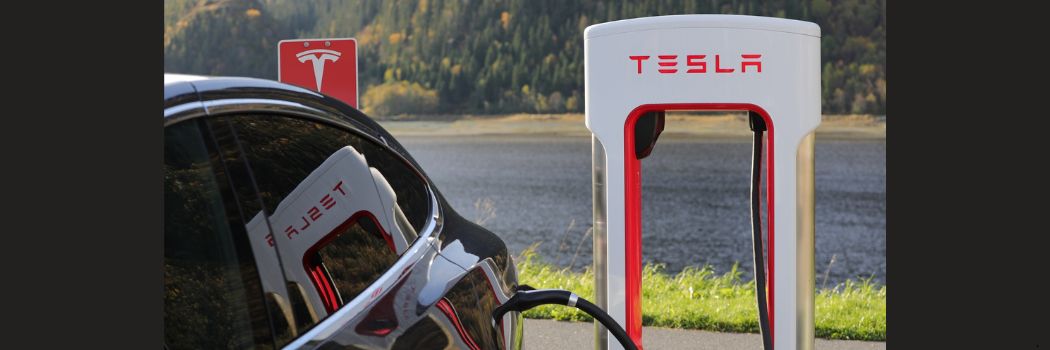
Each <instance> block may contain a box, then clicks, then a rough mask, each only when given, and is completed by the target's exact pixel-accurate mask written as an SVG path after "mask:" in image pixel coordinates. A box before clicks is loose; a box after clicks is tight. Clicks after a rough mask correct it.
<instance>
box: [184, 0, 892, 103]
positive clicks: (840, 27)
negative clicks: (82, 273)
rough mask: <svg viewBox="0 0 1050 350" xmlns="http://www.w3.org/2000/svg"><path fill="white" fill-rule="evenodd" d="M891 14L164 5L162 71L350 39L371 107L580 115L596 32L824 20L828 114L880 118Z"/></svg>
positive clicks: (840, 0)
mask: <svg viewBox="0 0 1050 350" xmlns="http://www.w3.org/2000/svg"><path fill="white" fill-rule="evenodd" d="M885 9H886V3H885V0H834V1H832V0H776V1H756V0H696V1H670V0H657V1H597V0H582V1H561V0H399V1H384V0H357V1H337V0H319V1H292V0H165V1H164V70H165V72H174V73H187V74H206V75H238V76H253V77H261V78H268V79H276V77H277V42H278V41H280V40H282V39H292V38H314V37H355V38H357V40H358V43H359V48H358V52H359V70H360V74H361V75H360V79H361V81H360V85H361V88H362V92H363V93H362V95H361V105H362V107H363V108H364V109H365V110H366V111H369V112H377V113H379V112H382V113H380V114H386V113H395V114H396V113H449V114H455V113H476V114H490V113H492V114H494V113H518V112H525V113H561V112H582V111H583V30H584V28H586V27H587V26H589V25H592V24H596V23H602V22H608V21H614V20H619V19H627V18H635V17H646V16H659V15H669V14H691V13H715V14H747V15H759V16H772V17H784V18H793V19H800V20H806V21H812V22H815V23H817V24H819V25H820V27H821V31H822V34H823V38H822V39H821V56H822V64H823V71H822V79H823V82H822V90H823V91H822V94H823V102H824V105H823V112H824V113H826V114H847V113H858V114H861V113H862V114H885V113H886V11H885Z"/></svg>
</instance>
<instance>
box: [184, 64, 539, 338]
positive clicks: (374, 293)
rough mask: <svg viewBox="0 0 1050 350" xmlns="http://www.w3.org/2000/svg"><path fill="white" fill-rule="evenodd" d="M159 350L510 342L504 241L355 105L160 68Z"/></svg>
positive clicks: (277, 86) (514, 332)
mask: <svg viewBox="0 0 1050 350" xmlns="http://www.w3.org/2000/svg"><path fill="white" fill-rule="evenodd" d="M164 144H165V146H164V147H165V149H164V293H165V294H164V327H165V328H164V343H165V344H164V345H165V348H166V349H219V348H221V349H227V348H237V349H248V348H261V349H272V348H286V349H301V348H324V349H449V348H460V349H520V347H521V337H522V318H521V314H520V313H518V312H511V313H508V314H506V315H505V316H503V317H502V318H501V320H499V322H493V316H492V315H493V310H494V309H495V308H496V307H498V306H500V305H501V304H503V303H504V302H506V301H507V299H508V298H509V297H510V296H511V295H513V294H514V292H515V290H516V289H517V288H518V281H517V272H516V270H515V268H514V263H513V261H512V260H511V258H510V256H509V255H508V252H507V248H506V245H505V244H504V242H503V241H502V240H501V239H500V238H498V237H497V236H496V235H494V234H493V233H491V232H489V231H488V230H486V229H484V228H482V227H480V226H478V225H475V224H474V223H472V222H470V221H468V220H466V219H464V218H463V217H461V216H460V215H459V214H457V213H456V212H455V211H454V210H453V209H452V208H451V207H450V206H449V205H448V203H447V202H446V201H445V199H444V198H443V197H442V196H441V193H440V192H439V191H438V190H437V188H435V187H434V185H433V183H432V182H431V181H430V180H429V179H428V178H427V176H426V174H425V173H424V172H423V171H422V169H421V168H420V167H419V164H417V163H416V162H415V161H414V160H413V159H412V157H411V156H409V154H408V152H406V151H405V149H404V147H402V146H401V145H400V144H398V142H397V140H395V139H394V138H393V137H392V136H391V135H390V134H389V133H387V132H386V131H385V130H383V128H382V127H380V126H379V125H378V124H377V123H376V122H374V121H373V120H372V119H370V118H369V117H367V116H366V115H364V114H362V113H361V112H359V111H358V110H356V109H354V108H352V107H350V106H348V105H346V104H344V103H342V102H340V101H338V100H335V99H332V98H329V97H326V96H324V95H321V94H318V93H316V92H313V91H310V90H306V89H302V88H299V87H295V86H291V85H286V84H281V83H278V82H274V81H269V80H261V79H249V78H218V77H215V78H212V77H195V76H182V75H165V82H164Z"/></svg>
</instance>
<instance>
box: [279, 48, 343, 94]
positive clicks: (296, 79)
mask: <svg viewBox="0 0 1050 350" xmlns="http://www.w3.org/2000/svg"><path fill="white" fill-rule="evenodd" d="M277 80H279V81H281V82H282V83H286V84H292V85H297V86H301V87H304V88H307V89H310V90H314V91H319V92H321V93H323V94H325V95H328V96H332V97H334V98H337V99H339V100H341V101H343V102H346V103H347V104H349V105H351V106H353V107H354V108H357V40H355V39H353V38H350V39H297V40H281V42H280V43H278V44H277Z"/></svg>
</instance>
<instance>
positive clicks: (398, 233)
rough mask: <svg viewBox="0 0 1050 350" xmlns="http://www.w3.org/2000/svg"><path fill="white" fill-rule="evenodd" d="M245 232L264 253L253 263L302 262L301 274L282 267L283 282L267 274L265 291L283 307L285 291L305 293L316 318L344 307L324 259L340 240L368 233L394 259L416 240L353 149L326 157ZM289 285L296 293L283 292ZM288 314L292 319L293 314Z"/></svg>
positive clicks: (381, 182) (392, 198) (386, 186)
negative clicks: (325, 251)
mask: <svg viewBox="0 0 1050 350" xmlns="http://www.w3.org/2000/svg"><path fill="white" fill-rule="evenodd" d="M350 197H353V198H354V200H353V201H350V200H349V199H350ZM267 225H269V226H270V227H272V231H273V232H274V234H270V233H269V232H271V229H270V228H268V227H267ZM247 226H248V228H247V230H248V234H249V237H250V239H251V241H252V246H253V248H255V251H257V252H261V253H263V254H256V255H255V258H256V259H257V260H260V259H268V260H271V261H267V262H262V261H260V262H259V263H260V264H267V263H269V264H273V263H276V261H277V255H280V258H281V259H282V260H284V261H301V262H302V266H301V268H295V265H296V264H287V263H286V264H284V266H286V268H285V271H284V275H283V276H282V275H281V274H280V272H279V271H268V273H265V274H264V275H265V276H264V278H263V285H264V287H265V289H266V291H267V292H271V293H275V294H277V295H278V296H280V297H279V298H278V300H279V301H281V302H282V303H279V305H285V304H284V303H287V302H288V300H290V299H291V297H290V296H288V295H285V294H286V293H285V290H288V292H289V293H294V292H296V291H306V292H305V293H303V294H304V295H302V296H301V297H303V298H305V300H306V301H307V302H308V305H309V310H310V311H311V313H314V314H316V313H317V312H320V311H321V310H324V313H330V312H333V311H335V310H336V309H337V308H338V307H339V306H340V305H342V304H343V303H344V302H343V296H341V295H339V289H338V288H336V287H335V286H334V282H333V279H332V277H331V275H330V273H329V271H328V269H327V268H326V267H325V265H324V258H322V254H321V252H322V250H323V249H326V248H327V247H328V246H329V245H330V243H332V242H333V241H334V240H335V239H337V238H339V237H340V235H343V234H353V233H348V231H351V230H352V229H354V228H358V229H359V230H361V229H363V228H368V229H363V230H364V231H366V232H364V233H365V234H368V235H375V236H378V237H375V238H377V239H381V240H382V241H383V242H385V245H386V247H387V248H389V253H390V254H392V256H398V255H400V254H401V253H403V252H404V251H405V250H406V249H408V246H409V243H411V242H412V241H414V240H415V238H416V232H415V230H414V229H413V228H412V226H411V225H410V224H409V223H408V219H407V218H405V214H404V212H402V211H401V208H400V207H398V206H397V199H396V194H395V193H394V189H393V188H391V186H390V183H388V182H387V181H386V178H385V177H383V175H382V174H381V173H380V172H379V170H377V169H375V168H371V167H369V166H368V163H367V161H366V160H365V157H364V155H363V154H361V153H360V152H358V151H357V150H355V149H354V148H353V147H351V146H346V147H344V148H341V149H339V150H338V151H336V152H335V153H333V154H332V155H331V156H330V157H328V159H327V160H325V161H324V163H322V164H321V165H320V166H319V167H318V168H317V169H316V170H314V171H313V172H312V173H310V175H309V176H307V177H306V178H305V179H304V180H303V181H302V182H300V183H299V186H297V187H295V189H294V190H292V192H291V193H289V194H288V196H287V197H285V198H284V199H283V200H281V202H280V204H278V205H277V208H276V209H275V210H274V213H273V214H272V215H270V216H269V217H264V216H263V213H259V214H258V215H256V216H255V217H254V218H253V219H252V220H251V221H249V222H248V225H247ZM355 226H356V227H355ZM278 240H279V242H280V243H279V244H278ZM373 253H376V252H373ZM285 279H287V283H289V284H294V287H295V288H288V289H285V288H284V284H285V283H284V280H285ZM351 297H352V296H351ZM282 311H283V310H282ZM284 313H285V314H287V315H289V319H291V317H290V314H291V313H290V311H288V312H284ZM321 317H323V315H322V316H321ZM314 318H317V316H316V315H315V316H314Z"/></svg>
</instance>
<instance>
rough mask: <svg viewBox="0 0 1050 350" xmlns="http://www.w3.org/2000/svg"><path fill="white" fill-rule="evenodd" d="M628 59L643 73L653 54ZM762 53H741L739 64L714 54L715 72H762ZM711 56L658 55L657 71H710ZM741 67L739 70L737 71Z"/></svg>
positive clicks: (637, 71) (688, 72) (673, 72)
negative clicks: (644, 64)
mask: <svg viewBox="0 0 1050 350" xmlns="http://www.w3.org/2000/svg"><path fill="white" fill-rule="evenodd" d="M627 58H628V59H630V60H631V61H634V63H635V72H636V73H637V74H642V62H645V61H648V60H649V59H651V58H652V56H627ZM761 59H762V55H761V54H742V55H740V60H739V61H738V62H739V66H736V65H734V63H733V62H726V61H725V60H723V59H722V55H714V62H713V63H714V72H715V73H737V72H739V73H748V72H754V73H762V60H761ZM709 60H710V58H708V55H657V56H656V59H655V60H654V61H656V64H657V69H656V71H657V72H659V73H660V74H675V73H678V71H679V70H684V71H685V72H684V73H686V74H696V73H708V69H707V68H708V67H707V64H708V62H710V61H709ZM683 62H684V63H685V64H684V67H683V69H679V68H678V67H679V63H683ZM737 69H739V71H737Z"/></svg>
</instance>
